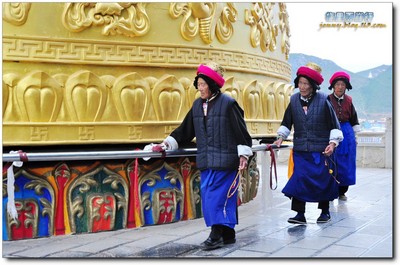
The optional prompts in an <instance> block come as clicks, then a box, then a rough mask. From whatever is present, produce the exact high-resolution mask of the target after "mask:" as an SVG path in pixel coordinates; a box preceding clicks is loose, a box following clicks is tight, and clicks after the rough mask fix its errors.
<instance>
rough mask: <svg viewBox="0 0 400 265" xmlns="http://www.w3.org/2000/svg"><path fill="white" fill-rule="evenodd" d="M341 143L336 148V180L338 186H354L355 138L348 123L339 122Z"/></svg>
mask: <svg viewBox="0 0 400 265" xmlns="http://www.w3.org/2000/svg"><path fill="white" fill-rule="evenodd" d="M340 127H341V130H342V132H343V137H344V139H343V141H342V142H341V143H340V145H339V146H338V147H337V148H336V151H335V152H336V155H337V157H336V158H337V169H338V174H337V175H338V180H339V181H340V186H342V185H343V186H349V185H354V184H356V151H357V144H356V137H355V135H354V130H353V127H352V126H351V125H350V122H341V123H340Z"/></svg>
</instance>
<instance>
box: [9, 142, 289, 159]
mask: <svg viewBox="0 0 400 265" xmlns="http://www.w3.org/2000/svg"><path fill="white" fill-rule="evenodd" d="M270 147H272V148H273V149H278V147H277V146H276V145H273V144H271V145H268V144H260V145H253V146H252V150H253V151H254V152H257V151H266V150H267V149H268V148H270ZM286 147H291V145H281V146H280V147H279V148H286ZM196 154H197V148H183V149H178V150H175V151H165V152H162V153H159V152H152V151H143V150H132V151H129V150H128V151H126V150H124V151H81V152H37V153H25V152H23V151H19V152H18V153H6V154H4V153H3V162H14V161H22V162H28V161H29V162H38V161H74V160H107V159H131V158H144V157H146V158H147V157H150V158H164V157H182V156H196Z"/></svg>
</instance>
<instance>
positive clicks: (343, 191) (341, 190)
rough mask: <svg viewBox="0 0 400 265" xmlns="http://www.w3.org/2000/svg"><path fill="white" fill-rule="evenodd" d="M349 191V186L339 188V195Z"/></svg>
mask: <svg viewBox="0 0 400 265" xmlns="http://www.w3.org/2000/svg"><path fill="white" fill-rule="evenodd" d="M348 190H349V186H339V195H344V194H345V193H346V192H347V191H348Z"/></svg>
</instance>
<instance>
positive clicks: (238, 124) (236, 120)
mask: <svg viewBox="0 0 400 265" xmlns="http://www.w3.org/2000/svg"><path fill="white" fill-rule="evenodd" d="M230 121H231V124H232V129H233V133H234V134H235V138H236V141H237V144H238V145H239V144H240V145H247V146H249V147H251V146H252V139H251V136H250V134H249V132H248V131H247V126H246V122H245V121H244V112H243V110H242V108H241V107H240V106H239V105H238V103H237V102H234V103H233V104H232V108H231V111H230Z"/></svg>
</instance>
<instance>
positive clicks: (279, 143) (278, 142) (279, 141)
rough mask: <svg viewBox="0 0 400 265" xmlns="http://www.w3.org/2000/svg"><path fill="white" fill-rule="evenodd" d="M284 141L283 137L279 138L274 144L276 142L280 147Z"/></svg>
mask: <svg viewBox="0 0 400 265" xmlns="http://www.w3.org/2000/svg"><path fill="white" fill-rule="evenodd" d="M282 142H283V138H278V139H276V140H275V142H274V143H273V144H275V145H276V146H277V147H280V146H281V144H282Z"/></svg>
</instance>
